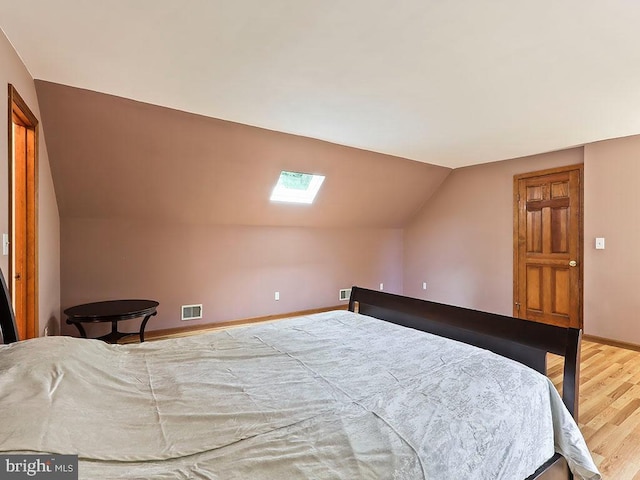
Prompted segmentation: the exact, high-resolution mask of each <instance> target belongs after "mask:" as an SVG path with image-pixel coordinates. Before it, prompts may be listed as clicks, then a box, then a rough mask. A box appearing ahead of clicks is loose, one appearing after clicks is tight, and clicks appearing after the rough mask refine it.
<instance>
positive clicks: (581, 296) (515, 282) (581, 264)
mask: <svg viewBox="0 0 640 480" xmlns="http://www.w3.org/2000/svg"><path fill="white" fill-rule="evenodd" d="M573 170H578V171H579V172H580V173H579V179H578V181H579V197H580V198H579V199H578V204H579V209H580V210H579V212H578V253H577V262H578V265H577V266H576V268H578V312H577V313H578V323H579V325H580V328H584V164H583V163H578V164H574V165H567V166H563V167H555V168H548V169H545V170H538V171H535V172H527V173H521V174H518V175H514V176H513V316H514V317H516V318H523V317H520V316H519V313H520V312H519V310H518V307H519V306H520V305H519V304H520V303H522V302H519V298H518V295H519V285H518V281H519V275H518V267H519V264H518V261H519V258H518V242H519V216H520V214H521V211H520V198H519V188H518V183H519V181H520V180H524V179H527V178H532V177H541V176H545V175H552V174H554V173H564V172H570V171H573Z"/></svg>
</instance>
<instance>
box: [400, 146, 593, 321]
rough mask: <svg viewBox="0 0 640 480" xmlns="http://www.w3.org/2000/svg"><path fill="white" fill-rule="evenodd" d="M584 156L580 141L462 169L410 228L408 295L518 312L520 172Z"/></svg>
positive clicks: (406, 258)
mask: <svg viewBox="0 0 640 480" xmlns="http://www.w3.org/2000/svg"><path fill="white" fill-rule="evenodd" d="M582 157H583V150H582V148H574V149H571V150H564V151H560V152H554V153H548V154H544V155H535V156H531V157H525V158H520V159H516V160H508V161H503V162H495V163H489V164H484V165H478V166H473V167H466V168H461V169H457V170H454V171H453V173H451V175H449V177H448V178H447V179H446V180H445V181H444V183H443V184H442V186H441V187H440V189H439V190H438V191H437V192H436V193H435V194H434V195H433V197H432V198H431V200H430V201H429V202H428V203H427V205H426V206H425V208H424V209H423V210H422V211H421V212H420V213H419V214H418V215H417V216H416V218H415V219H414V220H413V221H412V222H411V223H410V224H409V225H408V226H407V228H406V229H405V239H404V281H403V284H404V294H405V295H409V296H413V297H418V298H425V299H428V300H434V301H437V302H443V303H450V304H453V305H460V306H464V307H469V308H474V309H478V310H486V311H489V312H496V313H501V314H505V315H511V314H512V312H513V310H512V298H513V283H512V282H513V176H514V175H516V174H518V173H525V172H530V171H536V170H543V169H546V168H552V167H556V166H561V165H574V164H578V163H582V160H583V158H582ZM423 282H427V290H426V291H425V290H423V289H422V283H423Z"/></svg>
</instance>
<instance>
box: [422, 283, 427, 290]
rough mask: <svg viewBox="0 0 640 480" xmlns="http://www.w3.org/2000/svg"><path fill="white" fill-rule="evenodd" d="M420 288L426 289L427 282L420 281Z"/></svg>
mask: <svg viewBox="0 0 640 480" xmlns="http://www.w3.org/2000/svg"><path fill="white" fill-rule="evenodd" d="M422 289H423V290H426V289H427V282H422Z"/></svg>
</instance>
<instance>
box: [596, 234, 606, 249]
mask: <svg viewBox="0 0 640 480" xmlns="http://www.w3.org/2000/svg"><path fill="white" fill-rule="evenodd" d="M596 250H604V237H596Z"/></svg>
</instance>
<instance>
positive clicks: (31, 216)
mask: <svg viewBox="0 0 640 480" xmlns="http://www.w3.org/2000/svg"><path fill="white" fill-rule="evenodd" d="M7 103H8V122H7V129H8V135H7V138H8V159H9V161H8V162H7V164H8V167H9V176H8V178H9V189H8V192H9V202H8V203H9V232H13V229H14V223H15V218H14V187H13V182H14V176H13V171H14V165H13V142H14V138H13V124H14V123H15V124H18V125H21V126H23V127H25V128H26V129H27V135H30V136H31V135H32V137H31V138H32V140H31V141H29V142H28V153H27V156H28V158H29V159H32V163H31V164H28V165H27V207H26V208H27V218H28V222H27V259H26V263H27V267H26V268H27V272H26V276H27V282H26V289H27V312H26V315H27V318H26V320H27V321H26V324H27V332H26V333H27V338H32V337H37V336H38V333H39V332H38V328H39V325H38V323H39V320H38V319H39V315H38V312H39V305H38V303H39V302H38V297H39V294H38V291H39V288H38V197H39V192H38V170H39V169H38V148H39V147H38V146H39V138H38V137H39V132H38V130H39V129H38V123H39V122H38V119H37V118H36V116H35V115H34V114H33V112H32V111H31V109H30V108H29V106H28V105H27V103H26V102H25V101H24V100H23V98H22V97H21V96H20V94H19V93H18V91H17V90H16V89H15V87H14V86H13V85H12V84H8V102H7ZM13 255H14V253H13V242H10V243H9V269H8V270H9V275H8V282H7V283H8V284H9V285H8V287H9V289H10V290H11V289H12V288H13V276H14V273H13Z"/></svg>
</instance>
